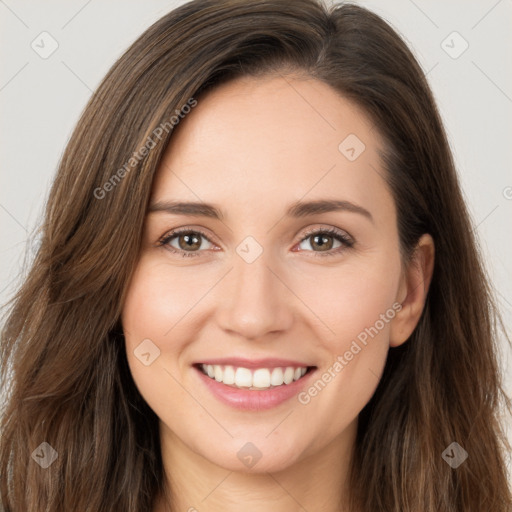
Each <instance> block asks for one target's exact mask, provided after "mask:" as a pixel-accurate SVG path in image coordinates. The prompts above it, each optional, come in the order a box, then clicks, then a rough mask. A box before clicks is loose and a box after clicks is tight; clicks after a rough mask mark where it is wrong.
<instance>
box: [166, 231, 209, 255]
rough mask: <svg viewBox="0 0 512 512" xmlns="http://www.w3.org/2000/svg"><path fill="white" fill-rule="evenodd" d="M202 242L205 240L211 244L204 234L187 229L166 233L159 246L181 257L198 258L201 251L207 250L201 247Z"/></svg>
mask: <svg viewBox="0 0 512 512" xmlns="http://www.w3.org/2000/svg"><path fill="white" fill-rule="evenodd" d="M203 240H207V242H208V243H210V244H211V242H210V240H209V239H208V237H207V236H206V235H205V234H204V233H201V232H200V231H195V230H190V229H188V230H182V231H173V232H171V233H168V234H167V235H165V236H164V237H163V238H162V239H161V240H160V242H159V245H161V246H165V247H166V248H167V249H169V250H170V251H171V252H174V253H177V254H181V255H182V256H199V255H200V253H201V250H204V249H207V248H208V247H203V245H204V244H203ZM176 243H177V245H176Z"/></svg>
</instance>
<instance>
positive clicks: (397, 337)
mask: <svg viewBox="0 0 512 512" xmlns="http://www.w3.org/2000/svg"><path fill="white" fill-rule="evenodd" d="M434 253H435V246H434V240H433V239H432V237H431V236H430V235H429V234H424V235H423V236H422V237H421V238H420V239H419V241H418V244H417V245H416V248H415V250H414V253H413V256H412V258H411V260H410V262H409V264H408V267H407V268H406V269H405V270H404V273H403V276H402V281H401V284H400V288H399V293H398V296H397V300H398V301H399V302H400V303H401V305H402V309H401V310H400V311H399V312H398V313H397V314H396V316H395V318H394V319H393V321H392V322H391V331H390V338H389V345H390V346H391V347H397V346H399V345H401V344H402V343H404V342H405V341H407V339H408V338H409V337H410V335H411V334H412V333H413V331H414V329H415V328H416V326H417V325H418V322H419V320H420V317H421V314H422V312H423V308H424V306H425V302H426V300H427V294H428V290H429V288H430V283H431V281H432V275H433V271H434Z"/></svg>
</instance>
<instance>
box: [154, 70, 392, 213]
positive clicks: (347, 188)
mask: <svg viewBox="0 0 512 512" xmlns="http://www.w3.org/2000/svg"><path fill="white" fill-rule="evenodd" d="M381 147H382V145H381V139H380V137H379V134H378V133H377V131H376V130H374V129H373V124H372V122H371V120H370V119H369V118H368V117H367V116H366V115H365V114H364V112H363V111H362V110H360V109H359V108H358V107H357V106H356V105H355V104H353V103H352V102H350V101H348V100H347V99H345V98H344V97H342V96H341V95H340V94H338V93H337V92H336V91H335V90H334V89H332V88H331V87H330V86H328V85H326V84H325V83H323V82H320V81H318V80H316V79H313V78H304V77H301V78H298V77H290V76H286V77H285V76H279V77H265V78H242V79H237V80H235V81H232V82H229V83H227V84H224V85H222V86H220V87H219V88H217V89H215V90H213V91H212V92H210V93H209V94H207V95H206V96H205V97H204V98H201V99H200V100H199V102H198V105H197V106H196V107H195V108H194V109H193V110H192V111H191V112H190V113H189V114H188V115H187V116H186V117H185V118H184V119H183V120H181V121H180V124H179V125H178V128H177V129H176V131H175V133H174V134H173V137H172V138H171V141H170V143H169V146H168V148H167V150H166V153H165V155H164V158H163V161H162V164H161V166H160V168H159V169H158V171H157V174H156V177H155V182H154V187H153V201H159V200H166V199H172V200H188V201H198V200H199V201H205V202H212V203H217V204H223V203H225V204H230V205H232V206H233V207H235V206H236V205H237V204H238V205H239V206H241V207H242V206H244V211H246V212H248V211H249V210H251V208H253V207H254V208H255V209H257V210H259V211H260V212H262V211H265V210H267V209H273V208H274V207H279V206H280V205H281V207H282V208H285V206H286V205H287V204H288V203H290V202H293V201H296V200H299V199H301V198H303V197H304V198H305V199H306V198H307V199H315V198H320V197H321V198H325V197H331V198H335V199H341V198H343V199H345V200H350V201H354V202H356V203H366V204H372V203H375V204H377V203H382V201H383V200H387V201H388V202H389V200H390V196H389V192H388V190H387V185H386V183H385V181H384V179H383V176H384V172H383V171H382V170H381V162H380V158H379V155H378V153H377V150H378V149H380V148H381ZM305 196H307V197H305ZM384 196H387V197H384ZM226 211H227V210H226ZM251 211H252V210H251ZM227 213H228V214H229V212H228V211H227ZM276 213H277V211H276ZM237 214H241V212H237Z"/></svg>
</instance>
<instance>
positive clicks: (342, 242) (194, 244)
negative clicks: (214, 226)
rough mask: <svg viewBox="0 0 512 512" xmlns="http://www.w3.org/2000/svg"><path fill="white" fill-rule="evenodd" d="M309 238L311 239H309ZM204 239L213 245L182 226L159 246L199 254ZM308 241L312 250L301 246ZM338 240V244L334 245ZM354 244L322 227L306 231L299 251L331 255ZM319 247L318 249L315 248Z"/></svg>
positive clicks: (161, 240) (189, 254)
mask: <svg viewBox="0 0 512 512" xmlns="http://www.w3.org/2000/svg"><path fill="white" fill-rule="evenodd" d="M310 239H311V241H309V240H310ZM204 240H206V242H207V244H206V245H208V244H211V245H213V243H212V242H211V241H210V239H209V238H208V236H207V235H206V234H205V233H203V232H202V231H199V230H197V229H190V228H183V229H176V230H174V231H171V232H170V233H166V234H165V235H164V236H163V237H162V238H161V239H160V240H159V241H158V245H159V246H165V247H166V248H167V249H168V250H170V251H171V252H173V253H176V254H179V255H181V256H183V257H194V256H200V255H201V251H203V250H206V249H209V248H210V249H211V247H205V246H204V245H205V244H204V243H203V241H204ZM307 241H309V242H308V243H309V245H310V247H312V248H313V250H312V251H310V250H308V249H304V247H301V245H302V244H304V243H305V242H307ZM335 242H338V244H339V245H338V246H337V247H334V246H335ZM353 245H354V240H353V239H352V238H351V237H350V236H349V235H347V234H346V233H344V232H342V231H340V230H338V229H336V228H323V229H314V230H311V231H308V232H307V233H306V234H305V236H304V237H303V238H302V240H301V241H300V242H299V248H300V251H304V250H305V251H306V252H314V253H316V254H315V256H322V257H323V256H333V255H336V254H339V253H340V252H341V251H343V250H345V249H347V248H350V247H352V246H353ZM315 248H319V250H315Z"/></svg>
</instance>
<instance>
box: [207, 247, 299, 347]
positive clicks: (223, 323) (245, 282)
mask: <svg viewBox="0 0 512 512" xmlns="http://www.w3.org/2000/svg"><path fill="white" fill-rule="evenodd" d="M265 256H266V255H265V252H263V254H262V255H261V256H260V257H259V258H258V259H256V260H255V261H253V262H252V263H247V262H246V261H244V260H243V259H242V258H240V257H238V255H235V257H234V264H233V269H232V270H231V272H229V274H228V275H227V276H226V278H225V279H224V280H223V283H222V285H221V286H222V290H220V294H221V299H220V304H219V307H218V308H217V320H218V323H219V325H220V327H221V328H222V329H223V330H224V331H225V332H229V333H231V334H236V335H238V336H240V337H243V338H246V339H248V340H258V339H264V338H265V337H268V336H269V335H270V334H273V335H274V336H275V335H276V334H277V333H280V332H284V331H286V330H288V329H289V328H290V326H291V325H292V322H293V303H294V296H293V293H292V291H290V289H289V288H288V287H287V286H286V284H285V279H284V278H283V276H281V275H279V272H278V271H276V270H275V269H273V268H271V266H269V264H268V262H267V259H266V257H265ZM274 266H275V265H274Z"/></svg>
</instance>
